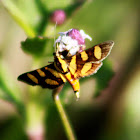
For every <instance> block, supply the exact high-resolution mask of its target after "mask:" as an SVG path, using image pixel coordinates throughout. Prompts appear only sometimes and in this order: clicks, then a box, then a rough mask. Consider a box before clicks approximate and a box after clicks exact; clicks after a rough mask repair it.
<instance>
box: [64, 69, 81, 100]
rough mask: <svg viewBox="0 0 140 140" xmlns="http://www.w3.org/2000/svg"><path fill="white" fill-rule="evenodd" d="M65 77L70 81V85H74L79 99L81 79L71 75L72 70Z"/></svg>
mask: <svg viewBox="0 0 140 140" xmlns="http://www.w3.org/2000/svg"><path fill="white" fill-rule="evenodd" d="M65 77H66V79H67V81H68V82H69V83H70V85H71V86H72V88H73V90H74V93H75V95H76V98H77V99H79V98H80V84H79V80H78V79H75V78H73V76H72V75H71V73H70V72H68V73H67V74H65Z"/></svg>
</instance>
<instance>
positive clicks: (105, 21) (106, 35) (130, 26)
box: [0, 0, 140, 140]
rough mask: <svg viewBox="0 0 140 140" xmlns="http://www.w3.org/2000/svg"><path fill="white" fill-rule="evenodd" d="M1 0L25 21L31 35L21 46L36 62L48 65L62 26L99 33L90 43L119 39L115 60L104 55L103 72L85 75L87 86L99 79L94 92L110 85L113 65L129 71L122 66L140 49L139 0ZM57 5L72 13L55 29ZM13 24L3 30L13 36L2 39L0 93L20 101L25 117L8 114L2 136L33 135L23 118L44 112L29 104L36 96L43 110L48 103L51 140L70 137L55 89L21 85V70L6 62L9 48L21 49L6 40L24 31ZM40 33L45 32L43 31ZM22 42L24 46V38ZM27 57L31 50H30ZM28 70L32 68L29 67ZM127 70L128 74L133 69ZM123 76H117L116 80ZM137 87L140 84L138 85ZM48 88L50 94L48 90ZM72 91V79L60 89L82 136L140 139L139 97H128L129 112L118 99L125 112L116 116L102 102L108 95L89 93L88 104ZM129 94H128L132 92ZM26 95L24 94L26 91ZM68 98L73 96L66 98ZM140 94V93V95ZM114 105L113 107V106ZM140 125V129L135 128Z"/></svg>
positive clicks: (5, 139) (22, 24)
mask: <svg viewBox="0 0 140 140" xmlns="http://www.w3.org/2000/svg"><path fill="white" fill-rule="evenodd" d="M1 2H2V4H3V5H4V7H5V8H6V9H7V10H8V12H9V14H10V15H11V16H12V17H13V18H14V19H15V21H16V23H18V25H20V27H22V29H23V30H24V32H25V33H26V35H27V36H28V37H27V39H26V40H25V41H23V40H24V39H23V40H20V41H22V43H21V48H22V50H23V51H24V52H25V53H27V54H30V55H32V56H33V58H35V59H34V60H33V64H32V65H33V68H38V67H42V66H44V65H46V63H47V62H48V61H49V59H51V60H52V58H53V56H52V53H53V51H54V50H53V47H52V46H53V42H54V40H53V38H54V36H56V35H55V34H56V33H58V32H59V31H61V32H62V31H66V30H68V29H70V28H78V29H83V30H85V32H86V33H87V34H89V35H90V36H92V37H93V42H86V44H87V48H88V47H91V46H93V44H97V43H101V42H103V41H106V40H114V41H115V46H114V48H113V49H112V52H111V55H110V56H109V58H112V61H113V62H110V60H105V61H103V66H102V67H101V69H100V70H99V71H98V73H97V74H95V75H93V76H90V77H87V78H83V79H81V80H80V83H81V86H82V83H83V84H84V83H85V82H87V83H88V81H89V80H90V79H95V81H96V83H95V85H96V86H95V89H94V91H92V97H93V95H94V96H99V95H100V94H99V93H101V91H103V89H105V88H106V87H108V85H109V82H110V80H111V78H112V76H113V75H114V72H113V70H115V71H116V72H117V73H118V70H120V69H121V71H123V70H124V69H123V68H122V67H125V64H126V63H125V62H127V61H128V58H129V57H130V56H131V53H132V52H133V50H135V51H137V48H138V47H137V46H138V44H139V40H138V39H139V36H140V35H139V34H138V31H139V26H138V21H139V20H140V19H138V16H139V7H138V5H139V1H137V0H134V1H132V0H128V1H120V0H119V1H112V0H107V1H104V0H94V1H86V2H85V1H80V0H61V1H57V0H53V1H52V0H28V1H26V0H2V1H1ZM0 8H1V7H0ZM56 9H63V10H65V11H66V13H67V16H68V18H67V21H66V22H65V24H64V25H62V26H58V27H57V28H56V30H55V28H54V24H52V23H50V20H49V17H50V15H51V13H52V12H53V11H54V10H56ZM6 14H7V13H6ZM7 18H9V17H7ZM1 20H2V19H1ZM9 25H11V24H9ZM9 25H8V26H7V28H9ZM16 26H17V25H16ZM0 28H1V27H0ZM11 28H12V27H11ZM8 30H10V29H8ZM13 30H14V31H13V32H12V33H11V34H12V36H10V35H9V34H10V32H9V34H8V33H7V34H8V35H9V36H8V35H5V36H4V35H3V34H2V36H4V37H5V38H7V39H5V41H4V43H3V44H2V43H0V97H1V99H4V100H7V101H9V102H11V103H12V104H14V105H15V107H16V108H17V111H18V113H19V114H20V117H21V118H22V119H21V118H11V119H9V120H8V121H7V120H6V121H5V122H3V123H2V124H0V130H1V132H0V135H1V137H0V139H1V140H19V139H20V140H22V139H27V137H26V136H25V131H24V128H23V127H24V125H23V120H24V121H27V120H26V119H27V118H28V117H29V116H28V115H31V116H30V117H31V118H30V119H32V118H33V117H34V119H35V118H36V117H39V114H37V115H35V114H32V110H28V109H29V108H30V107H29V102H34V101H35V103H36V106H35V108H37V110H38V108H39V109H44V110H45V108H46V121H45V127H46V137H47V138H48V139H51V140H53V139H56V137H57V138H58V139H66V137H65V134H64V130H63V127H62V126H61V121H60V119H59V117H58V114H57V111H56V109H55V107H54V104H53V101H52V98H51V90H48V89H47V90H44V89H41V88H40V87H34V89H33V88H31V89H26V88H25V87H22V89H23V90H22V89H21V90H19V89H20V88H19V87H20V85H19V83H18V82H17V81H16V77H17V75H14V74H13V73H12V70H11V68H10V67H9V66H8V63H7V62H5V56H4V54H6V53H5V52H10V51H11V52H12V56H13V55H16V54H15V53H14V48H12V49H10V48H8V47H9V46H10V45H11V44H8V45H9V46H8V45H5V44H6V43H8V41H7V40H10V39H11V40H12V39H13V38H12V37H13V35H14V36H16V37H17V36H18V31H16V30H15V28H13ZM38 35H39V37H37V36H38ZM40 35H41V36H45V38H42V37H40ZM0 41H1V40H0ZM132 45H133V47H132ZM3 46H4V47H3ZM6 47H7V48H6ZM18 47H20V45H19V44H18ZM1 48H2V49H1ZM16 49H18V48H16ZM11 52H10V54H11ZM137 52H138V51H137ZM8 54H9V53H8ZM25 57H28V56H27V55H26V56H25ZM132 57H133V55H132ZM17 59H18V61H20V58H18V57H17ZM24 59H25V58H24ZM129 60H130V59H129ZM23 61H24V60H22V62H21V63H23ZM129 62H130V61H129ZM134 62H137V61H134V60H133V62H132V63H130V64H133V63H134ZM127 64H128V63H127ZM12 65H14V64H12ZM21 65H22V64H21ZM21 65H20V66H21ZM20 66H19V67H20ZM19 67H18V66H17V67H16V65H14V71H15V69H19ZM24 67H26V66H24ZM112 67H113V70H112ZM22 68H23V67H22ZM129 69H132V68H129ZM134 69H135V67H134ZM26 70H27V68H26ZM28 70H31V69H30V68H28ZM20 72H21V73H22V72H25V70H24V69H22V70H21V71H20ZM134 73H135V72H133V73H132V74H131V75H132V77H133V76H135V77H137V75H134ZM124 74H126V75H127V73H124ZM118 77H119V76H118ZM118 81H119V80H118ZM118 81H116V84H117V82H118ZM135 81H138V80H135ZM119 82H121V81H119ZM137 83H138V82H137ZM137 83H135V85H137ZM132 84H133V83H132ZM93 86H94V83H93ZM26 87H28V86H26ZM132 87H133V86H132ZM132 87H131V86H127V91H126V92H127V93H128V91H131V92H132V94H133V95H135V92H137V93H139V88H138V89H137V90H136V91H135V89H136V88H133V90H132ZM136 87H139V86H138V85H137V86H136ZM87 88H88V90H90V89H91V88H92V87H87ZM110 88H111V87H110ZM130 89H131V90H130ZM88 90H87V89H85V90H84V91H82V90H81V101H82V100H83V99H82V97H83V95H84V94H87V96H90V95H89V93H88ZM124 90H125V87H124ZM22 91H23V92H22ZM46 92H47V93H48V94H46ZM69 93H72V90H71V87H70V86H69V84H66V85H65V86H64V88H63V90H62V93H60V97H61V99H62V102H63V104H65V106H66V109H67V111H68V115H69V117H70V118H71V120H72V124H73V126H74V128H75V130H76V134H77V136H78V139H80V140H81V139H89V140H90V139H91V140H92V139H97V140H98V139H100V140H105V139H115V140H120V139H122V140H124V139H129V140H134V139H135V140H138V139H139V138H140V136H139V134H138V133H139V128H140V126H139V125H138V124H136V123H135V125H134V122H133V121H134V120H135V119H136V120H137V121H138V122H139V117H137V118H135V116H136V115H137V116H140V114H139V112H137V111H136V112H135V113H134V114H133V111H132V110H133V109H134V110H137V109H138V108H134V107H132V106H133V105H134V104H135V103H137V102H139V101H136V102H135V100H134V101H133V102H131V103H130V102H129V101H128V103H129V106H130V107H132V108H131V110H130V107H128V108H127V111H128V112H127V113H126V112H125V111H124V112H123V109H122V106H124V104H125V103H124V102H123V101H122V102H121V103H120V104H119V105H116V107H115V109H114V108H113V105H111V106H112V110H113V111H112V112H113V113H114V112H115V111H116V112H117V111H118V110H120V112H119V113H118V114H117V115H116V116H115V115H114V117H113V120H110V119H112V116H109V115H108V114H109V113H110V112H108V111H106V110H105V109H104V108H105V107H106V106H104V107H103V106H102V105H101V104H103V105H104V104H105V103H104V102H105V101H104V102H103V103H102V102H101V101H100V103H97V104H96V105H95V104H94V102H95V103H96V99H94V98H92V99H91V100H88V98H86V99H85V100H84V101H85V102H86V104H84V102H83V101H82V103H83V104H84V105H85V106H84V107H83V106H81V107H79V106H80V105H81V103H80V102H76V103H75V100H74V97H73V96H74V94H70V95H69ZM120 93H121V91H120ZM122 93H123V92H122ZM110 94H111V95H112V94H113V93H111V92H109V93H108V94H107V95H106V97H104V96H103V95H102V94H101V95H100V96H99V97H98V98H100V97H104V98H107V97H108V98H109V97H110ZM124 94H125V95H126V93H124ZM130 94H131V93H130ZM22 95H24V96H23V97H22ZM121 97H122V99H124V95H123V96H121ZM22 98H23V99H22ZM67 98H69V99H68V101H67V102H66V99H67ZM83 98H84V97H83ZM98 98H97V100H98ZM125 98H126V96H125ZM93 99H94V100H93ZM130 99H131V98H130ZM136 99H139V96H137V98H136ZM112 100H113V102H114V103H115V102H117V101H118V102H120V99H117V98H113V99H112ZM115 100H116V101H115ZM98 105H99V106H98ZM100 106H101V107H100ZM111 106H110V107H108V108H109V109H110V110H111ZM120 106H121V107H120ZM137 106H138V105H137ZM29 112H30V113H29ZM116 112H115V113H116ZM26 113H27V114H26ZM28 113H29V114H28ZM115 113H114V114H115ZM120 114H121V115H120ZM118 115H120V116H118ZM25 116H26V117H25ZM106 116H107V118H106ZM39 118H40V117H39ZM35 121H38V120H34V122H35ZM105 122H107V124H105ZM116 124H117V125H116ZM131 126H133V127H131ZM106 127H107V129H106ZM135 130H136V133H134V131H135Z"/></svg>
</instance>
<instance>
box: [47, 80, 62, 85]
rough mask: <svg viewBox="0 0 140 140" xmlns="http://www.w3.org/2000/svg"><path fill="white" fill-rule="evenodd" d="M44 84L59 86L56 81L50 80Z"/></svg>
mask: <svg viewBox="0 0 140 140" xmlns="http://www.w3.org/2000/svg"><path fill="white" fill-rule="evenodd" d="M45 82H46V83H47V84H49V85H59V83H58V82H57V81H55V80H51V79H46V80H45Z"/></svg>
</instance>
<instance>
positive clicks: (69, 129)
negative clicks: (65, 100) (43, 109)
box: [53, 90, 76, 140]
mask: <svg viewBox="0 0 140 140" xmlns="http://www.w3.org/2000/svg"><path fill="white" fill-rule="evenodd" d="M58 93H59V92H58V90H54V92H53V99H54V102H55V104H56V107H57V109H58V112H59V115H60V117H61V120H62V123H63V126H64V129H65V132H66V135H67V138H68V139H69V140H76V137H75V135H74V132H73V130H72V127H71V125H70V122H69V120H68V117H67V115H66V113H65V110H64V108H63V106H62V104H61V101H60V99H59V96H58Z"/></svg>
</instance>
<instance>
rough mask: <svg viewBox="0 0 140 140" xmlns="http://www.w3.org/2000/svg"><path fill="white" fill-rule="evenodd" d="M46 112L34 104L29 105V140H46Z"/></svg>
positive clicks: (27, 126)
mask: <svg viewBox="0 0 140 140" xmlns="http://www.w3.org/2000/svg"><path fill="white" fill-rule="evenodd" d="M43 120H44V111H43V109H42V108H40V107H39V106H38V104H36V103H34V102H30V103H28V105H27V121H26V132H27V136H28V138H29V140H44V139H45V137H44V125H43Z"/></svg>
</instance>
